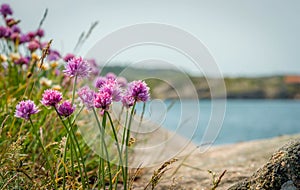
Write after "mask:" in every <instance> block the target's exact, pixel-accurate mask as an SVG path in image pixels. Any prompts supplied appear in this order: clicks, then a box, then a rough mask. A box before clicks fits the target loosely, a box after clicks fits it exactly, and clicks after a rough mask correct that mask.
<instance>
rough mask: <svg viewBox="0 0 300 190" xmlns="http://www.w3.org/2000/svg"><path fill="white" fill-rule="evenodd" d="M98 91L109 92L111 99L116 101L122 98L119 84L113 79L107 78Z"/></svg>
mask: <svg viewBox="0 0 300 190" xmlns="http://www.w3.org/2000/svg"><path fill="white" fill-rule="evenodd" d="M99 92H107V93H109V94H110V96H111V97H112V100H113V101H116V102H118V101H120V100H121V98H122V96H121V89H120V86H119V84H118V83H117V80H115V79H107V80H106V81H105V83H104V84H103V85H102V86H101V88H100V89H99Z"/></svg>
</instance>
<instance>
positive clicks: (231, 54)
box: [1, 0, 300, 76]
mask: <svg viewBox="0 0 300 190" xmlns="http://www.w3.org/2000/svg"><path fill="white" fill-rule="evenodd" d="M1 2H4V3H9V4H10V5H11V7H12V8H13V10H14V15H15V17H17V18H20V19H21V20H22V22H21V26H22V28H23V30H24V31H31V30H34V29H35V28H37V26H38V24H39V21H40V19H41V17H42V15H43V13H44V11H45V9H46V8H48V16H47V18H46V20H45V22H44V25H43V28H44V29H45V31H46V39H53V40H54V41H53V46H54V47H55V48H57V49H58V50H60V51H62V52H64V53H67V52H72V51H73V48H74V46H75V44H76V42H77V40H78V38H79V36H80V34H81V33H82V32H83V31H87V30H88V29H89V27H90V25H91V23H92V22H94V21H99V24H98V25H97V27H96V28H95V30H94V31H93V33H92V34H91V36H90V38H89V39H88V40H87V41H86V43H85V44H84V45H83V46H82V48H81V50H80V51H79V52H77V54H79V55H82V56H84V55H85V54H86V53H87V52H88V51H89V50H90V49H91V48H93V46H94V45H95V44H96V42H97V41H99V40H100V39H102V38H104V37H105V36H107V35H109V34H110V33H112V32H113V31H116V30H118V29H120V28H123V27H126V26H130V25H134V24H141V23H162V24H167V25H171V26H175V27H177V28H180V29H181V30H184V31H186V32H188V33H190V34H192V35H193V36H195V37H196V38H198V39H199V40H200V41H201V42H202V43H203V44H204V45H205V46H206V47H207V48H208V50H209V52H210V54H211V55H212V56H213V57H214V59H215V61H216V63H217V65H218V67H219V69H220V71H221V73H222V74H223V75H224V76H265V75H281V74H300V22H299V18H300V1H298V0H286V1H282V0H226V1H224V0H210V1H208V0H207V1H202V0H189V1H182V0H181V1H179V0H173V1H161V0H152V1H141V0H136V1H134V0H132V1H119V2H118V1H99V0H86V1H79V0H51V1H49V0H47V1H46V0H26V1H24V0H14V1H8V0H4V1H3V0H1ZM174 40H176V39H174ZM151 58H155V59H168V61H169V62H175V63H176V64H178V65H179V66H180V67H185V68H187V70H190V71H193V70H194V68H193V67H192V66H191V67H190V66H186V65H188V64H187V62H188V60H186V58H185V57H183V56H182V55H178V52H177V53H176V52H172V51H171V50H170V49H166V48H165V49H164V48H162V47H153V46H149V47H146V46H145V47H137V48H135V49H134V48H133V49H130V51H128V52H127V53H126V52H123V53H122V54H120V55H119V56H118V57H117V58H116V61H119V62H134V61H138V60H145V59H151Z"/></svg>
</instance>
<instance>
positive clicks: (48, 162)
mask: <svg viewBox="0 0 300 190" xmlns="http://www.w3.org/2000/svg"><path fill="white" fill-rule="evenodd" d="M29 121H30V124H31V126H32V127H33V131H34V133H35V134H34V135H35V136H36V138H37V140H38V142H39V144H40V145H41V147H42V150H43V153H44V156H45V158H46V163H47V165H48V168H49V170H50V175H51V179H52V182H53V184H54V188H55V189H57V185H56V181H55V177H54V172H53V170H52V168H51V165H50V161H49V158H48V155H47V153H46V150H45V147H44V145H43V143H42V141H41V138H40V136H39V135H38V133H37V129H36V127H35V126H34V125H33V122H32V120H31V118H30V117H29Z"/></svg>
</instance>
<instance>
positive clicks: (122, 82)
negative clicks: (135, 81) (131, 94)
mask: <svg viewBox="0 0 300 190" xmlns="http://www.w3.org/2000/svg"><path fill="white" fill-rule="evenodd" d="M117 82H118V84H119V85H120V87H122V88H123V87H126V85H127V80H126V78H124V77H118V78H117Z"/></svg>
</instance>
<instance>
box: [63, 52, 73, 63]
mask: <svg viewBox="0 0 300 190" xmlns="http://www.w3.org/2000/svg"><path fill="white" fill-rule="evenodd" d="M74 57H75V55H74V54H71V53H68V54H67V55H66V56H65V57H64V61H65V62H68V61H69V60H70V59H72V58H74Z"/></svg>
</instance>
